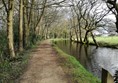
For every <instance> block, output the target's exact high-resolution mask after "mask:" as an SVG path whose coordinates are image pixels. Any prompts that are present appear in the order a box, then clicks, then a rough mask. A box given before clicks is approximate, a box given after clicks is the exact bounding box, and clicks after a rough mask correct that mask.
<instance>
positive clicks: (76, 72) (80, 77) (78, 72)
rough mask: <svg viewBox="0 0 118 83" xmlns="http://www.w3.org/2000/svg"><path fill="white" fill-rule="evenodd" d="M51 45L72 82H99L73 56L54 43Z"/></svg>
mask: <svg viewBox="0 0 118 83" xmlns="http://www.w3.org/2000/svg"><path fill="white" fill-rule="evenodd" d="M53 46H54V49H55V50H56V51H57V53H58V55H59V58H60V60H61V63H62V65H63V66H64V68H65V70H66V73H68V74H70V75H71V77H72V81H73V82H72V83H101V82H100V80H99V79H98V78H97V77H94V76H93V75H92V74H91V73H89V72H88V71H87V70H86V69H85V68H84V67H83V66H82V65H81V64H80V63H79V61H77V60H76V58H75V57H73V56H71V55H68V54H66V53H64V52H63V51H62V50H61V49H59V48H58V47H57V46H56V45H55V44H53Z"/></svg>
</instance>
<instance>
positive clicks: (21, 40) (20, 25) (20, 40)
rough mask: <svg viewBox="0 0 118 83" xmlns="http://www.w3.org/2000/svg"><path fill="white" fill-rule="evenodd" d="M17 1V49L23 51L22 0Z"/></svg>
mask: <svg viewBox="0 0 118 83" xmlns="http://www.w3.org/2000/svg"><path fill="white" fill-rule="evenodd" d="M19 3H20V5H19V51H23V0H20V1H19Z"/></svg>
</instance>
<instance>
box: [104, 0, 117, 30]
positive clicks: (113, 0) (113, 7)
mask: <svg viewBox="0 0 118 83" xmlns="http://www.w3.org/2000/svg"><path fill="white" fill-rule="evenodd" d="M103 1H105V3H106V5H107V7H108V8H109V10H110V11H111V12H112V13H113V14H114V15H115V18H116V23H115V24H116V29H117V30H116V32H118V3H117V0H103Z"/></svg>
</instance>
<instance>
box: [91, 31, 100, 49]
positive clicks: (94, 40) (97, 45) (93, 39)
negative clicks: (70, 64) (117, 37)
mask: <svg viewBox="0 0 118 83" xmlns="http://www.w3.org/2000/svg"><path fill="white" fill-rule="evenodd" d="M91 36H92V39H93V41H94V43H95V45H96V46H97V47H98V43H97V41H96V39H95V37H94V35H93V33H92V32H91Z"/></svg>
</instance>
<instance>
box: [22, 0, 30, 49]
mask: <svg viewBox="0 0 118 83" xmlns="http://www.w3.org/2000/svg"><path fill="white" fill-rule="evenodd" d="M23 1H24V3H23V4H24V9H23V17H24V31H23V41H24V47H27V46H28V41H29V25H28V16H27V13H28V12H27V8H26V6H27V2H28V1H27V0H23Z"/></svg>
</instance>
